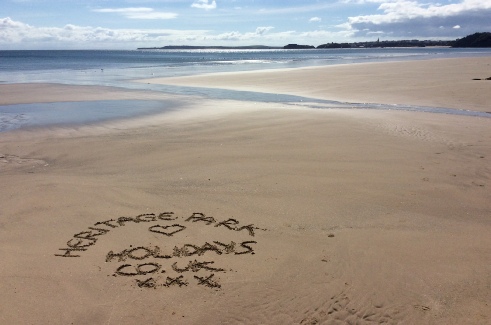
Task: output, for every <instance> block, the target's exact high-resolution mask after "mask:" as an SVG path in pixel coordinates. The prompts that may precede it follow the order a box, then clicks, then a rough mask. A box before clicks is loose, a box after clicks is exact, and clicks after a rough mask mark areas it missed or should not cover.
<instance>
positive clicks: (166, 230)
mask: <svg viewBox="0 0 491 325" xmlns="http://www.w3.org/2000/svg"><path fill="white" fill-rule="evenodd" d="M184 229H186V227H184V226H182V225H179V224H174V225H172V226H161V225H155V226H152V227H150V228H148V230H149V231H151V232H156V233H158V234H162V235H166V236H169V237H170V236H172V235H174V234H176V233H178V232H180V231H183V230H184Z"/></svg>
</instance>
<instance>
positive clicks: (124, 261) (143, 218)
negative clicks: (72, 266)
mask: <svg viewBox="0 0 491 325" xmlns="http://www.w3.org/2000/svg"><path fill="white" fill-rule="evenodd" d="M139 224H147V226H149V227H148V233H149V234H157V235H158V236H159V237H161V239H162V241H163V243H164V244H163V245H162V244H160V241H159V245H149V246H135V247H134V246H133V245H129V247H127V248H125V249H123V250H118V251H115V250H110V251H109V252H108V253H107V254H106V258H105V262H106V263H114V262H116V263H119V265H118V266H116V268H115V271H114V273H113V276H115V277H118V276H122V277H128V278H131V279H134V281H135V284H136V285H137V286H138V287H140V288H154V289H155V288H158V287H160V288H164V287H166V288H168V287H171V286H172V287H175V286H177V287H183V286H188V285H190V284H191V283H194V284H196V285H198V286H205V287H208V288H212V289H219V288H221V284H220V283H219V278H218V276H217V274H219V273H224V272H227V269H226V268H224V267H223V266H218V265H215V261H214V260H213V257H216V256H220V255H230V256H244V255H254V254H255V251H254V250H255V246H256V244H257V241H255V240H243V239H246V238H244V237H247V239H251V237H255V236H256V234H257V232H258V230H259V231H265V230H266V229H262V228H259V227H256V226H255V225H253V224H247V225H246V224H241V223H240V222H239V221H238V220H236V219H234V218H229V219H226V220H223V221H218V220H216V219H215V218H213V217H210V216H206V215H205V214H204V213H201V212H195V213H193V214H192V215H191V216H189V217H187V218H186V217H178V216H176V215H175V214H174V213H173V212H163V213H160V214H158V215H157V214H154V213H147V214H140V215H138V216H136V217H120V218H118V219H110V220H104V221H98V222H96V223H94V225H93V226H89V227H87V230H84V231H81V232H79V233H76V234H75V235H73V236H72V238H70V239H69V240H68V241H67V242H66V247H63V248H59V249H58V250H59V251H60V252H58V253H56V254H54V255H55V256H57V257H75V258H77V257H82V255H83V254H84V252H86V251H87V250H89V249H90V247H93V246H94V245H96V243H97V242H98V240H99V239H100V238H101V236H104V235H107V234H108V233H110V232H112V231H115V230H117V229H118V228H121V227H125V226H126V225H139ZM198 226H204V227H212V228H217V229H223V230H224V231H227V232H234V233H236V237H237V236H238V237H239V239H241V240H240V241H239V240H237V242H236V241H234V240H229V241H223V240H221V239H220V240H211V241H204V242H201V243H182V244H178V245H174V246H173V247H168V245H166V243H165V239H166V238H170V237H173V238H174V237H179V236H181V235H183V234H184V233H185V232H186V230H187V229H188V228H189V227H198ZM181 237H182V236H181ZM202 258H203V259H205V260H202ZM176 259H178V261H175V260H176ZM198 259H199V260H198ZM172 262H173V263H172ZM230 271H232V270H230ZM191 275H192V276H191Z"/></svg>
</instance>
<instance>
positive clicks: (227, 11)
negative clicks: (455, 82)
mask: <svg viewBox="0 0 491 325" xmlns="http://www.w3.org/2000/svg"><path fill="white" fill-rule="evenodd" d="M0 4H1V5H0V49H134V48H136V47H143V46H149V47H153V46H157V47H158V46H164V45H228V46H238V45H271V46H283V45H286V44H288V43H298V44H309V45H315V46H317V45H320V44H324V43H327V42H355V41H365V40H376V39H377V38H380V39H381V40H395V39H455V38H459V37H463V36H466V35H469V34H472V33H475V32H482V31H491V18H490V17H491V0H442V1H433V0H426V1H421V0H388V1H387V0H386V1H382V0H333V1H321V0H302V1H293V0H282V1H277V0H269V1H268V0H120V1H113V0H97V1H96V0H88V1H81V0H0Z"/></svg>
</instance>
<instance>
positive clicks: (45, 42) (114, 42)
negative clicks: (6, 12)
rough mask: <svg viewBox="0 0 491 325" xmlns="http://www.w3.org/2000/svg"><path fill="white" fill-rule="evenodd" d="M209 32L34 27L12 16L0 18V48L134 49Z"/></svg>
mask: <svg viewBox="0 0 491 325" xmlns="http://www.w3.org/2000/svg"><path fill="white" fill-rule="evenodd" d="M207 33H208V31H206V30H186V31H181V30H172V29H157V30H155V29H152V30H148V29H109V28H102V27H90V26H76V25H72V24H68V25H65V26H64V27H33V26H30V25H27V24H24V23H22V22H18V21H14V20H12V19H10V18H9V17H6V18H0V45H3V46H10V47H17V48H19V47H23V48H25V47H29V48H33V47H34V46H36V48H88V47H90V48H121V47H126V48H128V47H130V48H135V47H139V46H158V45H159V44H161V43H162V42H166V43H172V42H182V41H187V40H190V39H196V38H199V37H202V36H204V35H206V34H207ZM16 45H17V46H16Z"/></svg>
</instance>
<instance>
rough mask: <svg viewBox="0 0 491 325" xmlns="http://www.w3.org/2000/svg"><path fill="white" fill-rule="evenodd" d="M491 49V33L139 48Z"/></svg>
mask: <svg viewBox="0 0 491 325" xmlns="http://www.w3.org/2000/svg"><path fill="white" fill-rule="evenodd" d="M427 46H433V47H435V46H440V47H491V33H475V34H472V35H468V36H466V37H463V38H461V39H456V40H417V39H413V40H393V41H380V39H377V40H376V41H371V42H354V43H334V42H331V43H326V44H321V45H319V46H317V47H315V46H313V45H301V44H288V45H285V46H267V45H249V46H192V45H168V46H162V47H139V48H138V50H279V49H294V50H300V49H301V50H304V49H337V48H385V47H427Z"/></svg>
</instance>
